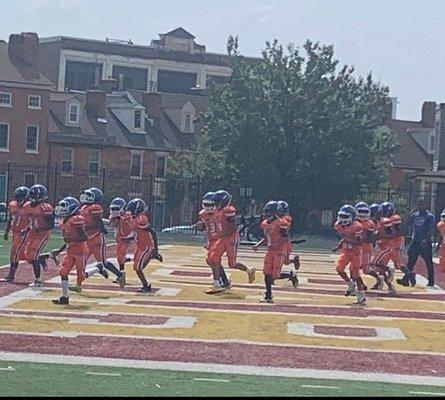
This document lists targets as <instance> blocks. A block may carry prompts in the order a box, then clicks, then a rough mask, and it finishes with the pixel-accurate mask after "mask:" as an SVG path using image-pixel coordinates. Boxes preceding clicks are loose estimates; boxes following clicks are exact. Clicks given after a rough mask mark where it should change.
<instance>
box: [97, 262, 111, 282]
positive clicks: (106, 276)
mask: <svg viewBox="0 0 445 400" xmlns="http://www.w3.org/2000/svg"><path fill="white" fill-rule="evenodd" d="M98 268H99V274H101V275H102V276H103V277H104V278H105V279H108V276H109V275H108V271H107V270H106V269H105V268H104V267H102V265H100V266H98Z"/></svg>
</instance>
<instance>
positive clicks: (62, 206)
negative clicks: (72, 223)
mask: <svg viewBox="0 0 445 400" xmlns="http://www.w3.org/2000/svg"><path fill="white" fill-rule="evenodd" d="M79 208H80V202H79V200H77V199H76V198H74V197H71V196H68V197H65V198H64V199H62V200H60V201H59V204H58V205H57V206H56V208H55V210H54V213H55V214H56V215H57V216H58V217H62V218H66V217H70V216H71V215H73V214H75V213H76V212H77V211H78V210H79Z"/></svg>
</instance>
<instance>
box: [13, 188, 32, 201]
mask: <svg viewBox="0 0 445 400" xmlns="http://www.w3.org/2000/svg"><path fill="white" fill-rule="evenodd" d="M28 193H29V188H27V187H26V186H20V187H18V188H17V189H16V190H15V191H14V200H16V201H17V202H18V203H20V204H23V203H24V202H25V201H26V199H27V198H28Z"/></svg>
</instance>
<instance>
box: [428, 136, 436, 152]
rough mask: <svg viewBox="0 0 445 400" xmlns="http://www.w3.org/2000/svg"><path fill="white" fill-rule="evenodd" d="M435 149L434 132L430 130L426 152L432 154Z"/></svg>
mask: <svg viewBox="0 0 445 400" xmlns="http://www.w3.org/2000/svg"><path fill="white" fill-rule="evenodd" d="M435 150H436V135H435V134H434V132H430V134H429V136H428V152H429V153H430V154H433V153H434V151H435Z"/></svg>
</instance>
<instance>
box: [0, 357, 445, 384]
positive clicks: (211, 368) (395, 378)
mask: <svg viewBox="0 0 445 400" xmlns="http://www.w3.org/2000/svg"><path fill="white" fill-rule="evenodd" d="M0 360H4V361H15V362H34V363H44V364H66V365H89V366H93V365H94V366H103V367H119V368H139V369H150V370H152V369H160V370H166V371H188V372H204V373H208V372H212V373H217V374H243V375H259V376H282V377H293V378H315V379H331V380H347V381H366V382H386V383H400V384H407V385H409V384H415V385H426V386H445V377H432V376H417V375H401V374H386V373H374V372H352V371H336V370H317V369H303V368H277V367H269V366H267V367H258V366H254V365H230V364H211V363H185V362H166V361H147V360H128V359H118V358H102V357H80V356H62V355H49V354H35V353H11V352H0Z"/></svg>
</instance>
